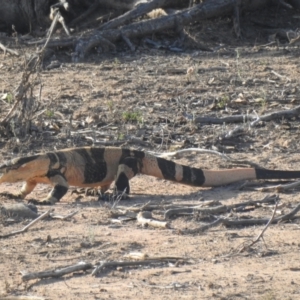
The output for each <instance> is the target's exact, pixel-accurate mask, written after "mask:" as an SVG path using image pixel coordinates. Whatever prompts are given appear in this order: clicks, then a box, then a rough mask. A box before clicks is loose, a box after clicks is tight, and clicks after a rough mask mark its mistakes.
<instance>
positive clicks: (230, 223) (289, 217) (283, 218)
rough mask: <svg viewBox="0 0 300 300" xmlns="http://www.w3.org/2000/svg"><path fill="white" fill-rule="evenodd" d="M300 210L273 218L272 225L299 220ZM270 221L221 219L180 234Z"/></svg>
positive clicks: (264, 219) (296, 208)
mask: <svg viewBox="0 0 300 300" xmlns="http://www.w3.org/2000/svg"><path fill="white" fill-rule="evenodd" d="M299 210H300V204H298V205H297V206H296V207H295V208H294V209H292V210H291V211H290V212H289V213H287V214H285V215H283V216H280V217H277V218H273V219H272V220H271V223H270V224H277V223H279V222H282V221H288V220H293V219H296V218H298V217H297V216H295V215H296V214H297V213H298V211H299ZM269 221H270V219H266V218H263V219H245V220H232V219H228V218H226V219H225V218H219V219H217V220H216V221H214V222H212V223H210V224H207V225H204V226H200V227H198V228H195V229H188V230H178V233H179V234H195V233H199V232H204V231H205V230H207V229H209V228H212V227H215V226H217V225H220V224H222V225H225V226H228V227H229V226H254V225H265V224H266V223H268V222H269Z"/></svg>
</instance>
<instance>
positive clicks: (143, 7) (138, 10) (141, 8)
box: [99, 0, 171, 30]
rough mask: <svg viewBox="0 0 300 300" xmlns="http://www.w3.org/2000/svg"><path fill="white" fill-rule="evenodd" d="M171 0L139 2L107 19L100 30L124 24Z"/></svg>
mask: <svg viewBox="0 0 300 300" xmlns="http://www.w3.org/2000/svg"><path fill="white" fill-rule="evenodd" d="M168 2H171V1H170V0H153V1H150V2H146V3H141V4H139V5H137V6H136V7H134V8H133V9H132V10H130V11H128V12H126V13H125V14H123V15H121V16H119V17H117V18H114V19H113V20H111V21H108V22H107V23H105V24H104V25H102V26H100V27H99V29H100V30H108V29H115V28H117V27H119V26H122V25H124V24H125V23H128V22H130V21H132V20H134V19H137V18H139V17H140V16H143V15H145V14H147V13H148V12H150V11H152V10H153V9H156V8H160V7H162V6H163V5H165V4H166V3H168Z"/></svg>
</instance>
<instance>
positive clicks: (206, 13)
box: [49, 0, 235, 62]
mask: <svg viewBox="0 0 300 300" xmlns="http://www.w3.org/2000/svg"><path fill="white" fill-rule="evenodd" d="M234 3H235V0H216V1H207V2H204V3H202V4H198V5H195V6H194V7H192V8H187V9H184V10H182V11H181V12H179V13H176V14H171V15H167V16H163V17H160V18H157V19H151V20H147V21H142V22H137V23H133V24H129V25H126V26H123V27H122V28H120V29H111V30H103V31H94V32H92V33H91V35H90V36H89V37H85V38H83V39H78V40H77V41H76V47H75V55H74V57H73V60H74V61H75V62H76V61H78V60H80V59H81V58H83V57H85V55H86V54H87V53H88V51H89V50H90V49H92V48H93V47H97V46H98V45H101V43H102V42H103V40H108V41H110V42H111V43H115V42H117V41H118V40H121V39H122V35H124V36H126V37H127V38H129V39H131V38H137V37H141V36H146V35H151V34H154V33H156V32H161V31H164V30H170V29H176V28H178V27H180V26H184V25H189V24H191V22H194V21H199V20H204V19H209V18H212V17H218V16H221V15H225V14H227V13H229V12H230V11H231V10H232V8H233V5H234ZM49 46H52V45H51V43H50V44H49Z"/></svg>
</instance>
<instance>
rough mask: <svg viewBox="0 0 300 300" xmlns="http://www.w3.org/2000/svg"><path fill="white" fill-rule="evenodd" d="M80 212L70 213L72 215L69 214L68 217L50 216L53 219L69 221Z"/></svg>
mask: <svg viewBox="0 0 300 300" xmlns="http://www.w3.org/2000/svg"><path fill="white" fill-rule="evenodd" d="M78 212H79V210H76V211H73V212H72V213H70V214H68V215H66V216H60V215H54V214H50V217H51V218H52V219H60V220H67V219H69V218H72V217H73V216H75V215H76V214H77V213H78Z"/></svg>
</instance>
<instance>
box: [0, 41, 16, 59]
mask: <svg viewBox="0 0 300 300" xmlns="http://www.w3.org/2000/svg"><path fill="white" fill-rule="evenodd" d="M0 49H2V50H3V52H4V54H6V52H8V53H10V54H12V55H15V56H19V55H20V54H19V52H17V51H15V50H12V49H9V48H7V47H5V46H4V45H3V44H2V43H0Z"/></svg>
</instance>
